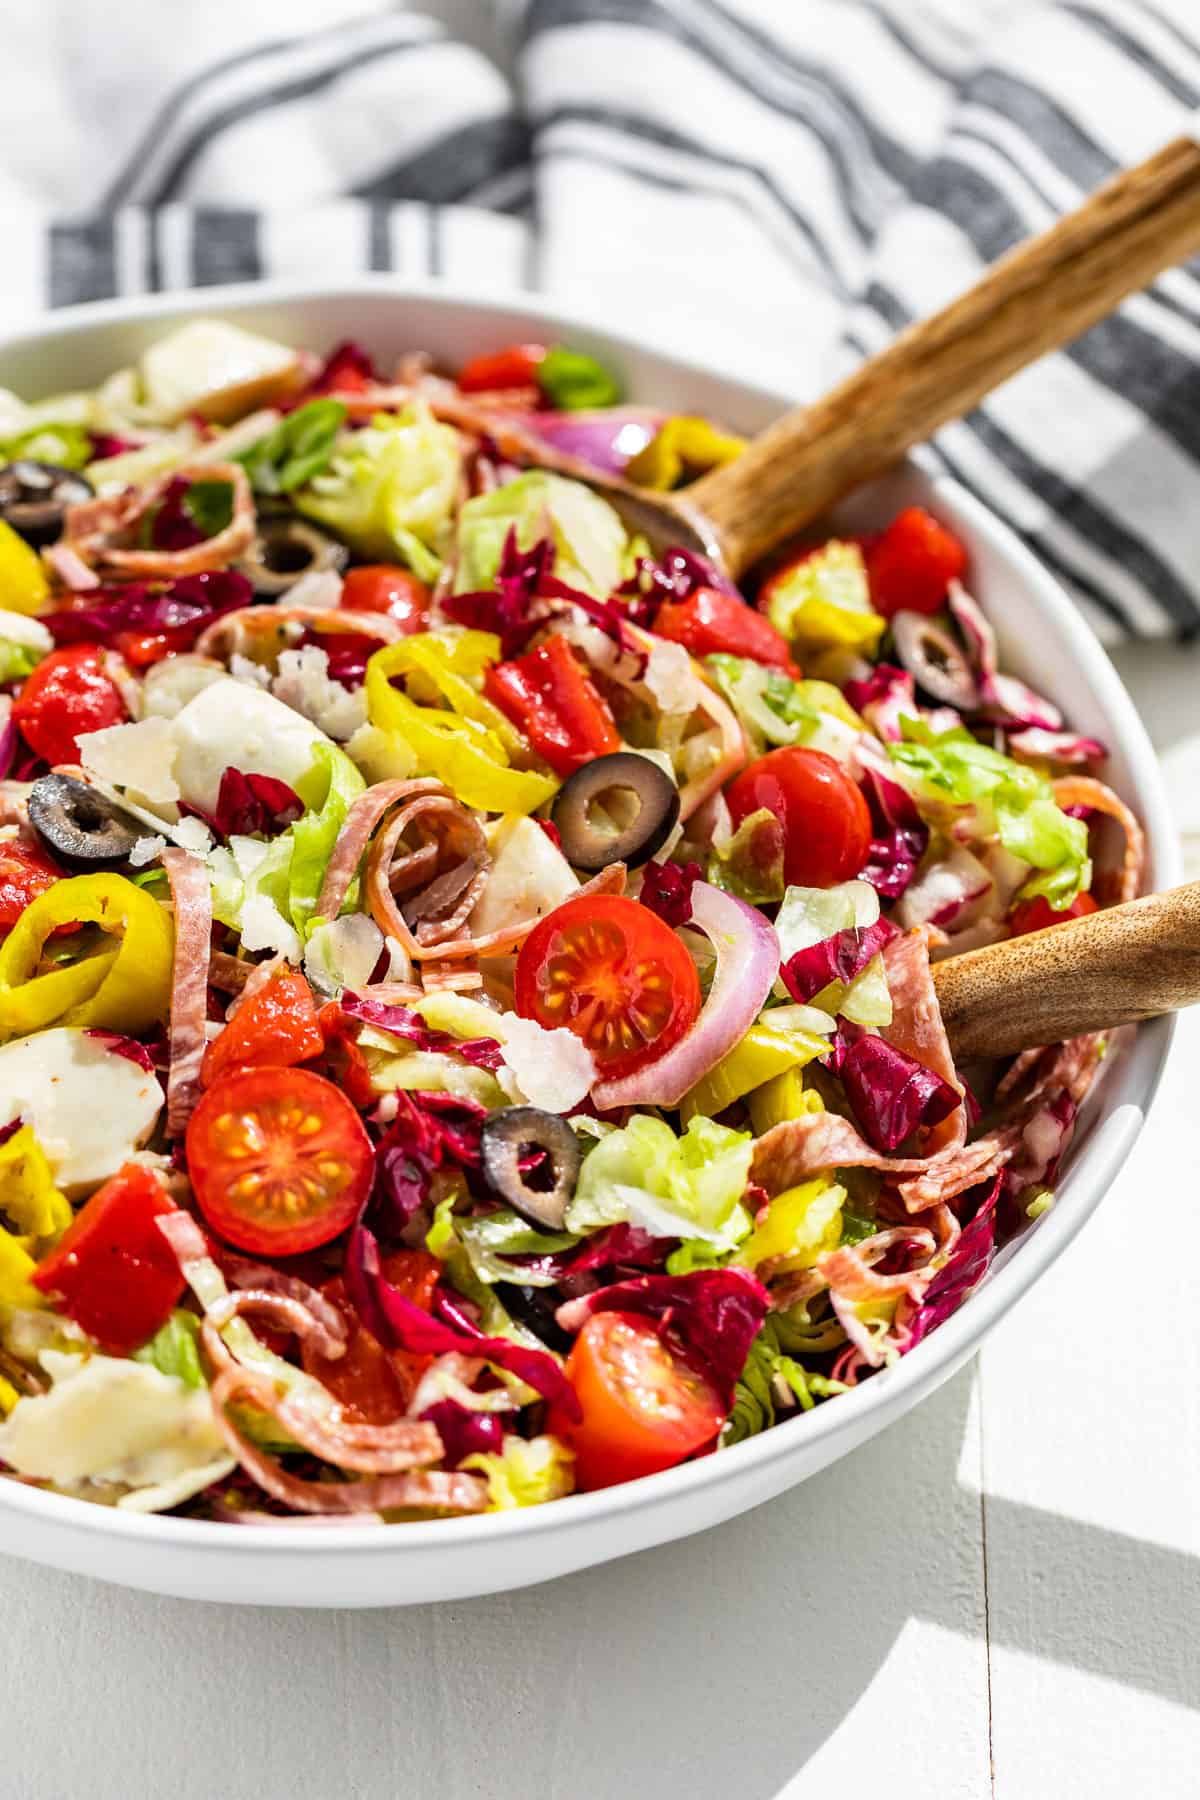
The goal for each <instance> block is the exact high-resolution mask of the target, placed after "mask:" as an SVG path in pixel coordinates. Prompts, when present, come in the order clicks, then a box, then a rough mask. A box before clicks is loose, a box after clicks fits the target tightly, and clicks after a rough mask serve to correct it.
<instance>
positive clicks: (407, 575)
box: [338, 563, 430, 637]
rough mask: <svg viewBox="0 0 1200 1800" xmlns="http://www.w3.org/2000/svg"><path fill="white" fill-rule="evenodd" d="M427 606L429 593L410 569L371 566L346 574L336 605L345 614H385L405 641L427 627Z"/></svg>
mask: <svg viewBox="0 0 1200 1800" xmlns="http://www.w3.org/2000/svg"><path fill="white" fill-rule="evenodd" d="M429 602H430V593H429V589H428V588H427V587H426V585H425V583H424V582H423V581H422V580H421V579H420V577H419V576H416V575H414V574H413V572H412V570H411V569H401V568H398V567H397V566H395V565H394V564H392V563H371V564H369V565H367V566H366V567H364V568H361V569H351V570H350V571H349V572H348V574H347V575H346V577H345V579H344V580H343V582H342V597H341V600H340V601H339V603H338V604H339V605H340V606H344V607H345V608H346V610H347V612H377V613H386V614H387V616H388V618H389V619H395V621H396V623H397V625H399V626H400V627H401V629H402V630H403V632H404V635H405V637H410V636H411V635H412V633H413V632H414V631H424V630H425V629H426V627H427V626H428V624H429Z"/></svg>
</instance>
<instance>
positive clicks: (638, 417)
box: [521, 406, 667, 475]
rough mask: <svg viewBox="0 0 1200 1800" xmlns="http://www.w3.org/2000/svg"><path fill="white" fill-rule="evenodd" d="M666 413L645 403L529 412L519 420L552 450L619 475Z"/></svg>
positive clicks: (657, 427)
mask: <svg viewBox="0 0 1200 1800" xmlns="http://www.w3.org/2000/svg"><path fill="white" fill-rule="evenodd" d="M666 416H667V415H666V414H665V413H661V412H656V411H654V410H653V409H652V408H650V407H645V406H614V407H608V408H605V409H603V410H600V411H596V412H539V413H530V414H526V415H525V416H524V417H523V418H522V420H521V423H522V425H523V426H524V428H525V430H526V431H527V432H528V433H529V434H530V436H531V437H536V438H540V439H541V441H542V443H544V444H549V446H550V448H551V449H552V450H561V451H563V452H564V454H565V455H567V456H577V457H578V458H579V460H580V462H585V463H588V464H589V465H590V466H591V467H592V468H593V469H599V470H600V471H601V472H602V473H603V474H605V475H620V474H621V472H622V471H623V469H624V468H625V465H626V464H627V463H629V462H631V461H632V460H633V458H634V457H635V456H636V455H637V454H638V452H639V451H640V450H644V449H645V448H646V445H647V444H648V443H649V442H650V440H651V438H652V437H654V435H655V433H656V432H657V431H658V430H659V429H660V427H661V425H662V423H663V421H664V419H665V418H666Z"/></svg>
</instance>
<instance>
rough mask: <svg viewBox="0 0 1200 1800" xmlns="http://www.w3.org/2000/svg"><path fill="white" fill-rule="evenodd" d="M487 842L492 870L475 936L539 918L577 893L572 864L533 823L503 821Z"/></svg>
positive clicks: (474, 919) (475, 917)
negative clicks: (490, 854) (490, 853)
mask: <svg viewBox="0 0 1200 1800" xmlns="http://www.w3.org/2000/svg"><path fill="white" fill-rule="evenodd" d="M488 843H489V847H490V849H491V852H492V867H491V870H490V872H489V874H488V878H487V885H486V886H485V888H484V890H483V893H482V894H481V895H480V897H479V900H478V902H477V904H476V906H475V910H474V911H473V912H472V914H471V917H470V921H469V924H468V930H469V931H470V932H471V935H472V936H473V937H482V936H483V934H484V933H485V932H488V931H504V930H506V929H507V928H508V926H510V925H520V924H521V923H522V922H523V921H524V920H525V919H540V918H541V917H542V916H543V915H544V914H545V913H548V912H553V911H554V908H555V907H556V906H561V905H562V903H563V901H564V900H569V899H570V897H571V895H572V894H574V893H575V892H577V890H578V888H579V882H578V881H577V880H576V878H575V876H574V874H573V873H572V870H571V865H570V864H569V863H568V861H567V859H566V857H565V856H564V855H563V853H562V851H561V850H560V849H559V848H558V846H557V844H555V843H554V842H553V841H552V839H551V838H550V836H549V834H548V833H547V832H545V831H543V830H542V828H541V826H540V825H538V824H537V823H536V822H535V821H534V820H533V819H523V818H516V817H514V816H512V815H509V816H508V817H507V818H504V819H501V820H500V821H499V823H498V824H497V825H495V826H493V827H492V829H491V830H490V831H489V832H488Z"/></svg>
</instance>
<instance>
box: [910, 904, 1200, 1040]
mask: <svg viewBox="0 0 1200 1800" xmlns="http://www.w3.org/2000/svg"><path fill="white" fill-rule="evenodd" d="M933 983H934V986H935V987H936V989H937V995H938V1000H939V1001H940V1003H941V1008H942V1018H943V1019H944V1021H945V1024H946V1030H947V1032H948V1033H949V1036H950V1044H951V1048H952V1049H953V1051H954V1054H955V1056H957V1057H972V1056H1007V1055H1009V1054H1010V1053H1011V1052H1013V1051H1017V1050H1031V1049H1033V1048H1034V1046H1035V1045H1037V1044H1057V1043H1058V1042H1059V1041H1060V1040H1061V1039H1062V1038H1068V1037H1076V1036H1078V1034H1079V1033H1080V1032H1084V1031H1105V1030H1108V1029H1109V1028H1111V1027H1113V1026H1117V1025H1132V1024H1136V1023H1138V1022H1139V1021H1140V1020H1142V1019H1153V1018H1157V1017H1158V1015H1159V1014H1160V1013H1167V1012H1177V1011H1178V1010H1179V1008H1180V1007H1182V1006H1193V1005H1195V1003H1196V1002H1197V1001H1200V881H1191V882H1188V883H1187V885H1186V886H1185V887H1177V888H1170V889H1168V890H1167V892H1166V893H1165V894H1147V895H1146V896H1145V898H1144V899H1141V900H1130V901H1127V902H1126V904H1125V905H1124V906H1111V907H1109V908H1108V909H1107V910H1106V911H1103V912H1095V913H1088V914H1086V915H1085V916H1084V917H1083V918H1082V919H1069V920H1067V921H1066V922H1065V923H1064V924H1062V925H1052V926H1051V927H1050V928H1049V930H1047V931H1033V932H1030V933H1029V934H1028V935H1027V936H1025V937H1017V938H1007V939H1006V940H1005V941H1004V943H1002V944H992V945H990V946H989V947H988V948H987V949H985V950H967V951H965V952H964V953H963V955H961V956H951V957H947V959H946V960H945V961H944V962H939V963H935V964H934V969H933Z"/></svg>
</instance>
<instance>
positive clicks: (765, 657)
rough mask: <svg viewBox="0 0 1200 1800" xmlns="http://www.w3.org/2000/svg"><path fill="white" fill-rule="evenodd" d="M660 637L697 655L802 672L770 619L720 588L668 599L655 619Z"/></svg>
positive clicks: (655, 627) (789, 672) (785, 640)
mask: <svg viewBox="0 0 1200 1800" xmlns="http://www.w3.org/2000/svg"><path fill="white" fill-rule="evenodd" d="M654 630H655V631H656V632H657V633H658V635H659V637H665V638H670V639H671V641H672V643H676V644H682V645H683V646H684V648H685V649H686V650H690V651H691V653H692V655H693V656H714V655H716V654H718V652H722V651H723V652H725V653H726V654H728V655H729V656H748V657H749V658H750V660H751V661H752V662H759V663H766V665H767V666H768V668H774V669H784V670H786V672H787V673H788V674H789V675H792V676H798V675H799V673H800V671H799V669H797V667H796V665H795V663H794V662H793V661H792V653H791V650H790V649H789V648H788V643H787V639H786V638H785V637H784V636H783V635H782V633H781V632H778V631H776V629H775V627H774V625H772V623H771V621H770V620H769V619H766V618H764V617H763V615H762V613H758V612H755V611H754V608H753V607H751V606H747V605H746V604H745V602H744V601H742V600H738V599H736V598H735V597H734V595H732V594H723V593H722V592H721V591H720V589H719V588H697V589H696V591H695V593H694V594H689V596H688V598H687V599H686V600H667V601H665V602H664V604H663V605H662V606H660V607H659V609H658V613H657V615H656V616H655V620H654Z"/></svg>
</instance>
